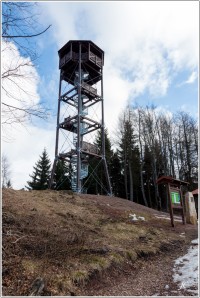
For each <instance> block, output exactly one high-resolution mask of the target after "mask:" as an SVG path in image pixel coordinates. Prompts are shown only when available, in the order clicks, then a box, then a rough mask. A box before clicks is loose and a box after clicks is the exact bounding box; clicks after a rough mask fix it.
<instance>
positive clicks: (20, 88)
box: [1, 42, 55, 189]
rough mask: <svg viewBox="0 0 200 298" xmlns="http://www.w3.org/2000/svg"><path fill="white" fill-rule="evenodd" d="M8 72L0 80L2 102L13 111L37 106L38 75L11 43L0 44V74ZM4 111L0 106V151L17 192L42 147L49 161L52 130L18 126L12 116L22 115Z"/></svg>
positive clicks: (27, 176) (53, 134) (24, 125)
mask: <svg viewBox="0 0 200 298" xmlns="http://www.w3.org/2000/svg"><path fill="white" fill-rule="evenodd" d="M11 69H13V71H12V76H11V77H8V78H7V77H5V78H4V79H3V80H2V87H3V89H2V94H1V95H2V102H4V103H6V104H9V105H13V106H15V107H17V108H24V107H26V106H29V105H36V104H38V103H39V101H40V96H39V94H38V91H37V87H38V84H39V75H38V73H37V71H36V68H35V67H34V65H33V64H32V63H31V61H30V59H29V58H24V57H22V56H20V53H19V51H18V49H17V47H16V46H15V45H14V44H13V43H9V42H7V43H5V42H2V74H4V75H5V74H8V71H9V70H11ZM5 90H6V91H5ZM8 112H9V109H8V108H6V107H4V106H2V123H4V122H6V123H7V124H5V123H4V124H3V125H2V133H3V136H2V137H3V140H6V141H5V142H3V144H2V152H3V153H5V155H6V156H7V158H8V160H9V163H10V164H11V180H12V185H13V187H14V188H17V189H18V188H22V187H24V185H25V184H26V181H27V180H28V179H29V174H31V173H32V171H33V166H34V164H35V162H36V161H37V160H38V158H39V155H40V154H41V153H42V151H43V149H44V147H46V148H47V149H48V150H47V151H48V152H49V154H51V159H52V160H53V151H54V147H55V128H54V129H53V130H51V129H50V128H49V129H48V127H47V128H46V129H42V128H39V127H35V126H33V125H32V124H30V123H28V122H25V123H23V124H20V123H18V122H15V120H14V117H15V116H16V117H17V118H19V119H21V118H23V117H24V112H22V111H20V110H17V111H16V110H15V111H14V112H13V113H14V115H12V114H10V113H8ZM10 117H12V119H11V118H10ZM10 139H11V141H10Z"/></svg>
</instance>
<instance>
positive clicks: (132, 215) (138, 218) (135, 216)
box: [129, 214, 145, 221]
mask: <svg viewBox="0 0 200 298" xmlns="http://www.w3.org/2000/svg"><path fill="white" fill-rule="evenodd" d="M129 217H132V218H131V220H133V221H138V220H144V221H145V218H144V217H143V216H138V217H137V215H136V214H129Z"/></svg>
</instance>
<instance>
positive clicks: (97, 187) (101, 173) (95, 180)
mask: <svg viewBox="0 0 200 298" xmlns="http://www.w3.org/2000/svg"><path fill="white" fill-rule="evenodd" d="M94 144H95V145H96V146H97V148H98V150H99V151H100V152H102V134H101V131H100V130H99V131H98V132H97V135H96V139H95V142H94ZM105 155H106V161H107V165H108V172H109V174H110V163H111V157H112V149H111V142H110V139H109V136H108V131H107V130H106V129H105ZM88 177H90V178H89V179H88V178H86V180H87V181H88V182H87V184H86V185H85V187H87V188H88V190H87V192H88V193H94V194H101V195H103V194H107V192H108V187H107V181H106V175H105V169H104V165H103V160H102V161H101V160H99V159H96V158H91V159H90V161H89V174H88Z"/></svg>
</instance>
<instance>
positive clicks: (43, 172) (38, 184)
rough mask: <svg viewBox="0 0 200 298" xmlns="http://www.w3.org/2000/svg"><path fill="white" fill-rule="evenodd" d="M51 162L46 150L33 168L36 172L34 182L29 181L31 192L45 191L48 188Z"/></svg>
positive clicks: (33, 176)
mask: <svg viewBox="0 0 200 298" xmlns="http://www.w3.org/2000/svg"><path fill="white" fill-rule="evenodd" d="M50 167H51V161H50V159H49V157H48V154H47V151H46V149H45V148H44V151H43V152H42V155H41V156H40V158H39V160H38V161H37V162H36V164H35V166H34V167H33V169H34V171H33V174H32V175H29V176H30V177H31V178H32V181H27V184H28V186H26V187H27V188H28V189H29V190H31V189H33V190H44V189H47V188H48V182H49V176H50Z"/></svg>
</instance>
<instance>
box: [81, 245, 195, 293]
mask: <svg viewBox="0 0 200 298" xmlns="http://www.w3.org/2000/svg"><path fill="white" fill-rule="evenodd" d="M188 247H189V244H185V245H184V246H183V247H177V249H175V250H173V251H166V252H162V253H160V254H159V255H158V256H156V257H150V258H148V259H146V260H145V261H144V260H138V261H137V262H136V263H135V264H134V265H130V264H127V266H126V267H125V268H123V269H119V268H118V269H115V270H114V269H113V270H112V272H109V274H108V273H106V274H105V275H104V276H102V277H101V279H100V280H97V279H95V280H93V281H91V283H90V284H89V285H88V286H87V287H85V288H84V289H82V291H81V292H80V294H77V295H88V296H175V297H177V296H195V294H194V293H191V292H190V291H187V290H186V289H185V288H184V285H183V286H181V287H180V285H178V284H176V283H174V281H173V271H172V270H173V267H174V261H175V260H176V259H177V258H178V257H180V256H183V255H185V254H186V253H187V250H188ZM196 290H197V289H196Z"/></svg>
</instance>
